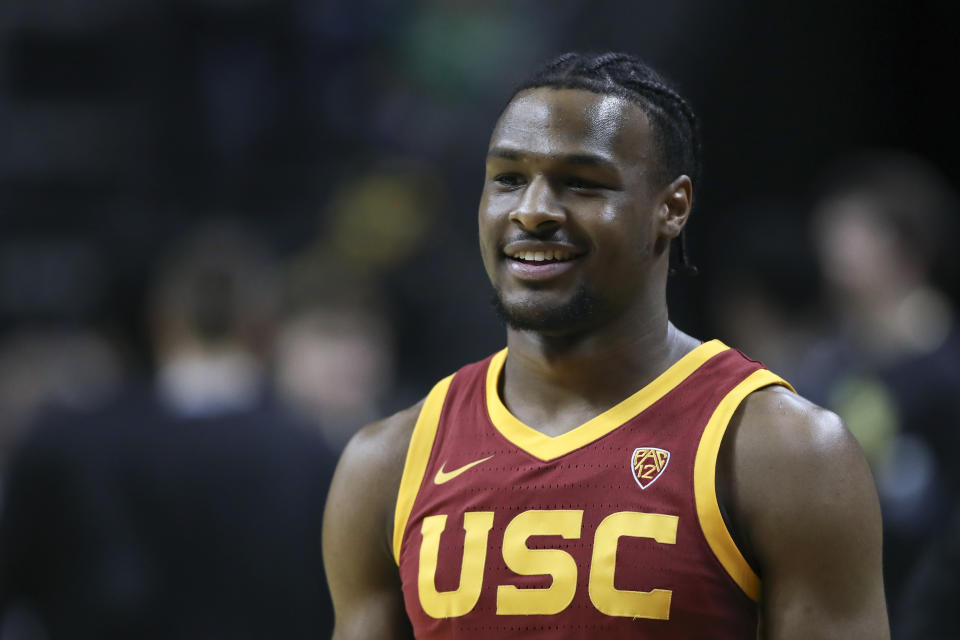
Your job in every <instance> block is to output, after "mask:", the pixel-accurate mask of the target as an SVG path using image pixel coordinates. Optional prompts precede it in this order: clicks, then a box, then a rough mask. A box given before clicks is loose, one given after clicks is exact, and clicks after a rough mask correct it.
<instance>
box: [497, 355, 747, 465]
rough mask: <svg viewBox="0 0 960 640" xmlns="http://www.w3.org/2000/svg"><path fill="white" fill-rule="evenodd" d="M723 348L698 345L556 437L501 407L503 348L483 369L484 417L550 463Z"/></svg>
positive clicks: (629, 413) (629, 414)
mask: <svg viewBox="0 0 960 640" xmlns="http://www.w3.org/2000/svg"><path fill="white" fill-rule="evenodd" d="M727 349H729V347H727V346H726V345H725V344H723V343H722V342H720V341H719V340H710V341H709V342H704V343H702V344H700V345H698V346H697V347H696V348H694V349H693V350H692V351H690V352H688V353H686V354H685V355H684V356H683V357H682V358H680V359H679V360H677V361H676V362H675V363H673V364H672V365H670V367H668V368H667V370H666V371H664V372H663V373H661V374H660V375H659V376H657V377H656V378H654V379H653V381H652V382H650V383H649V384H647V385H646V386H644V387H642V388H641V389H640V390H639V391H637V392H635V393H634V394H632V395H631V396H629V397H628V398H626V399H624V400H622V401H620V402H618V403H617V404H615V405H614V406H612V407H610V408H609V409H607V410H606V411H604V412H603V413H601V414H599V415H597V416H595V417H594V418H591V419H590V420H588V421H587V422H584V423H583V424H581V425H579V426H577V427H574V428H573V429H571V430H570V431H568V432H566V433H564V434H561V435H559V436H548V435H546V434H543V433H540V432H539V431H537V430H536V429H534V428H533V427H530V426H528V425H526V424H524V423H523V422H521V421H520V419H519V418H517V417H516V416H514V415H513V414H512V413H510V410H509V409H507V407H506V405H504V404H503V400H502V399H501V398H500V393H499V381H500V376H501V374H502V373H503V366H504V363H505V362H506V360H507V349H503V350H502V351H500V352H498V353H496V354H494V355H493V357H492V358H491V360H490V364H489V365H488V367H487V379H486V404H487V415H488V416H489V418H490V422H492V423H493V426H494V427H495V428H496V429H497V431H499V432H500V434H501V435H502V436H503V437H504V438H506V439H507V440H509V441H510V442H511V443H513V444H514V445H516V446H517V447H519V448H520V449H522V450H524V451H526V452H527V453H529V454H530V455H532V456H534V457H535V458H538V459H540V460H543V461H548V460H554V459H556V458H559V457H561V456H564V455H566V454H568V453H570V452H571V451H575V450H576V449H579V448H580V447H583V446H584V445H587V444H589V443H591V442H593V441H595V440H597V439H599V438H602V437H603V436H605V435H607V434H608V433H610V432H611V431H613V430H614V429H616V428H617V427H619V426H620V425H622V424H623V423H625V422H626V421H628V420H630V419H631V418H633V417H634V416H636V415H637V414H639V413H641V412H642V411H644V410H645V409H646V408H647V407H649V406H650V405H652V404H653V403H654V402H656V401H657V400H659V399H660V398H662V397H663V396H665V395H666V394H667V393H669V392H670V391H671V390H672V389H674V388H675V387H676V386H677V385H679V384H680V383H681V382H683V381H684V380H685V379H686V378H687V377H689V376H690V374H692V373H693V372H694V371H696V370H697V369H699V368H700V367H701V366H702V365H703V364H704V363H706V362H707V361H708V360H710V359H711V358H713V357H714V356H715V355H717V354H719V353H721V352H723V351H726V350H727Z"/></svg>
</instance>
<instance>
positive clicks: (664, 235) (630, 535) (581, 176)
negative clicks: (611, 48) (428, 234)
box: [324, 54, 888, 640]
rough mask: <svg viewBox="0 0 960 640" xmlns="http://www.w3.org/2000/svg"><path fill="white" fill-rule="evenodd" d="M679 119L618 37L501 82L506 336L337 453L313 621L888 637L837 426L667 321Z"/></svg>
mask: <svg viewBox="0 0 960 640" xmlns="http://www.w3.org/2000/svg"><path fill="white" fill-rule="evenodd" d="M696 129H697V127H696V122H695V119H694V116H693V113H692V112H691V110H690V108H689V107H688V105H687V104H686V102H685V101H684V100H683V99H682V98H681V97H680V96H679V95H677V93H676V92H675V91H674V90H672V89H670V88H669V87H668V86H667V85H666V83H665V82H664V81H663V80H662V79H661V78H660V77H659V76H658V75H657V74H656V73H655V72H653V71H652V70H651V69H649V68H648V67H646V66H644V65H643V64H642V63H641V62H639V61H638V60H636V59H635V58H632V57H630V56H627V55H622V54H603V55H600V56H595V57H591V56H582V55H579V54H566V55H563V56H561V57H559V58H557V59H556V60H554V61H553V62H551V63H549V64H548V65H547V66H546V67H544V69H542V70H541V71H540V72H539V73H538V74H537V75H535V76H534V77H533V78H532V79H531V80H530V81H529V82H528V83H526V84H525V85H523V86H522V87H521V89H520V90H519V91H518V92H517V93H516V94H515V95H514V96H513V98H512V100H511V101H510V103H509V104H508V105H507V107H506V109H505V110H504V111H503V113H502V114H501V116H500V118H499V120H498V122H497V124H496V126H495V128H494V131H493V135H492V137H491V140H490V147H489V150H488V153H487V171H486V179H485V182H484V188H483V195H482V198H481V201H480V214H479V222H480V224H479V228H480V247H481V253H482V255H483V261H484V265H485V266H486V269H487V273H488V275H489V277H490V280H491V282H492V283H493V286H494V288H495V290H496V294H497V295H496V299H497V306H498V308H499V310H500V312H501V314H502V315H503V317H504V318H505V320H506V322H507V326H508V329H507V345H508V349H507V350H504V351H502V352H500V353H498V354H495V355H493V356H491V357H490V358H488V359H486V360H484V361H482V362H479V363H475V364H472V365H468V366H466V367H464V368H463V369H461V370H460V371H458V372H457V373H456V374H454V375H453V376H451V377H449V378H446V379H445V380H443V381H441V382H440V383H438V384H437V385H436V387H434V389H433V390H432V391H431V392H430V394H429V395H428V396H427V398H426V399H425V400H424V401H423V402H422V403H420V404H418V405H417V406H415V407H412V408H410V409H408V410H406V411H402V412H400V413H398V414H396V415H394V416H392V417H390V418H388V419H386V420H384V421H382V422H379V423H375V424H373V425H370V426H369V427H367V428H365V429H364V430H362V431H361V432H360V433H359V434H358V435H357V436H356V437H355V438H354V439H353V441H352V442H351V444H350V445H349V447H348V448H347V450H346V452H345V453H344V455H343V458H342V460H341V462H340V466H339V468H338V470H337V474H336V478H335V480H334V484H333V488H332V489H331V494H330V498H329V500H328V504H327V512H326V519H325V525H324V558H325V563H326V567H327V572H328V578H329V581H330V587H331V590H332V594H333V599H334V607H335V610H336V630H335V633H334V637H335V638H336V639H337V640H353V639H360V638H364V639H366V638H371V639H372V638H378V639H379V638H407V637H411V636H412V635H415V636H416V637H418V638H437V639H444V638H587V637H595V636H596V635H597V634H602V635H603V637H604V638H605V639H614V638H617V639H619V638H714V639H727V638H731V639H732V638H755V637H757V635H758V628H761V631H760V633H761V634H762V635H763V637H766V638H848V639H854V638H871V639H873V638H885V637H888V630H887V619H886V606H885V602H884V596H883V583H882V578H881V571H880V513H879V509H878V506H877V498H876V494H875V490H874V487H873V484H872V480H871V477H870V473H869V471H868V469H867V466H866V464H865V462H864V460H863V457H862V455H861V453H860V451H859V449H858V448H857V445H856V444H855V442H854V441H853V439H852V438H851V437H850V435H849V434H848V433H847V431H846V430H845V429H844V427H843V425H842V424H841V423H840V422H839V420H838V419H837V417H836V416H834V415H833V414H831V413H829V412H827V411H824V410H823V409H820V408H818V407H816V406H814V405H812V404H810V403H809V402H807V401H805V400H804V399H803V398H800V397H798V396H797V395H796V394H795V393H793V392H792V390H791V389H790V388H789V385H787V383H785V382H784V381H783V380H781V379H780V378H779V377H777V376H776V375H774V374H773V373H771V372H769V371H767V370H766V369H764V368H763V367H762V365H760V364H758V363H756V362H754V361H752V360H749V359H747V358H745V357H744V356H742V355H741V354H740V353H739V352H737V351H735V350H732V349H729V348H727V347H726V346H724V345H722V344H721V343H719V342H717V341H709V342H704V343H701V342H700V341H699V340H696V339H694V338H692V337H690V336H688V335H686V334H684V333H682V332H681V331H680V330H678V329H677V328H676V327H674V326H673V325H672V324H671V323H670V321H669V320H668V317H667V308H666V282H667V275H668V272H669V270H670V245H671V243H672V241H674V240H676V239H678V238H679V237H680V234H681V232H682V230H683V228H684V225H685V224H686V222H687V217H688V215H689V213H690V207H691V204H692V201H693V185H694V183H695V181H696V177H697V165H698V158H699V153H698V152H699V143H698V139H697V132H696ZM678 244H679V246H678V249H680V251H679V252H678V255H680V257H681V259H682V258H683V256H682V254H683V251H682V243H678Z"/></svg>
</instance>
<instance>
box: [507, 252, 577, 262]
mask: <svg viewBox="0 0 960 640" xmlns="http://www.w3.org/2000/svg"><path fill="white" fill-rule="evenodd" d="M504 253H506V255H507V257H508V258H512V259H514V260H519V261H520V262H530V263H537V262H566V261H567V260H572V259H574V258H576V257H577V254H576V253H575V252H573V251H569V250H566V249H547V250H545V251H513V252H511V251H505V252H504Z"/></svg>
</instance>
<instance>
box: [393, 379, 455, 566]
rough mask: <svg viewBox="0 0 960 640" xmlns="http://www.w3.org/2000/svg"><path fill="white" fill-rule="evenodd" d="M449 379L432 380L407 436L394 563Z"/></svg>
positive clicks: (395, 518) (395, 525) (395, 516)
mask: <svg viewBox="0 0 960 640" xmlns="http://www.w3.org/2000/svg"><path fill="white" fill-rule="evenodd" d="M452 381H453V374H451V375H449V376H447V377H446V378H444V379H443V380H441V381H440V382H438V383H437V384H435V385H434V387H433V389H431V390H430V393H429V394H427V399H426V400H424V402H423V407H422V408H421V409H420V414H419V415H418V416H417V422H416V424H415V425H414V427H413V434H412V435H411V436H410V446H409V447H408V448H407V457H406V460H404V463H403V475H402V476H401V477H400V489H399V490H398V491H397V506H396V510H395V511H394V513H393V559H394V560H395V561H396V563H397V566H399V565H400V545H401V543H402V541H403V532H404V530H405V529H406V528H407V520H408V519H409V518H410V512H411V511H412V510H413V502H414V500H416V498H417V494H418V493H419V491H420V484H421V483H422V482H423V474H424V473H426V471H427V462H428V461H429V460H430V451H431V450H433V441H434V439H435V438H436V436H437V427H438V426H439V425H440V412H441V411H442V410H443V401H444V399H445V398H446V397H447V390H448V389H449V388H450V382H452Z"/></svg>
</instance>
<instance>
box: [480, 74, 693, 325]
mask: <svg viewBox="0 0 960 640" xmlns="http://www.w3.org/2000/svg"><path fill="white" fill-rule="evenodd" d="M652 143H653V140H652V133H651V130H650V126H649V122H648V119H647V117H646V115H645V114H644V113H643V110H642V109H641V108H640V107H639V106H637V105H636V104H634V103H633V102H630V101H629V100H626V99H624V98H621V97H618V96H612V95H600V94H595V93H592V92H590V91H585V90H580V89H552V88H539V89H531V90H527V91H523V92H521V93H519V94H517V95H516V96H515V97H514V99H513V100H512V101H511V102H510V104H509V105H508V106H507V108H506V110H505V111H504V112H503V114H502V115H501V117H500V120H499V121H498V123H497V126H496V128H495V129H494V131H493V135H492V137H491V140H490V147H489V151H488V155H487V166H486V177H485V180H484V187H483V196H482V198H481V201H480V215H479V227H480V248H481V253H482V255H483V261H484V265H485V267H486V270H487V275H488V276H489V277H490V281H491V283H492V284H493V286H494V289H495V291H496V296H497V306H498V307H499V310H500V311H501V313H502V315H503V316H504V317H505V318H506V320H507V321H508V323H509V324H510V325H511V326H512V327H514V328H517V329H531V330H536V331H540V332H542V333H545V334H550V333H570V332H576V331H582V330H585V329H588V328H590V327H593V326H596V325H597V324H598V323H603V322H604V321H606V320H608V319H610V318H611V317H614V316H617V315H621V314H622V313H624V312H625V311H627V310H629V309H635V310H637V311H641V309H640V307H642V306H643V305H644V304H645V302H647V301H648V300H649V294H650V292H651V290H652V289H654V288H652V287H651V282H652V281H653V280H656V279H657V278H660V276H661V275H662V279H663V280H664V281H665V278H666V260H667V247H668V245H669V239H670V237H672V236H673V235H676V234H677V233H679V230H680V229H681V228H682V226H683V223H684V222H685V220H686V214H687V212H688V211H689V200H690V192H689V180H686V179H685V178H684V180H685V182H684V181H683V180H681V183H682V184H680V187H681V191H683V193H681V194H680V196H681V200H682V202H681V203H680V205H681V206H680V209H683V210H682V211H680V209H676V204H677V203H676V202H672V201H671V194H672V193H673V192H674V191H676V189H675V188H674V186H676V185H667V186H663V185H657V184H652V180H649V179H648V176H649V175H650V174H653V173H655V172H654V171H653V168H654V164H653V163H656V162H657V158H656V157H655V156H656V154H655V152H654V150H653V149H654V147H653V144H652ZM671 202H672V204H671ZM684 203H685V205H684ZM671 207H673V208H671ZM671 212H672V213H679V214H681V215H679V216H676V215H672V213H671Z"/></svg>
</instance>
